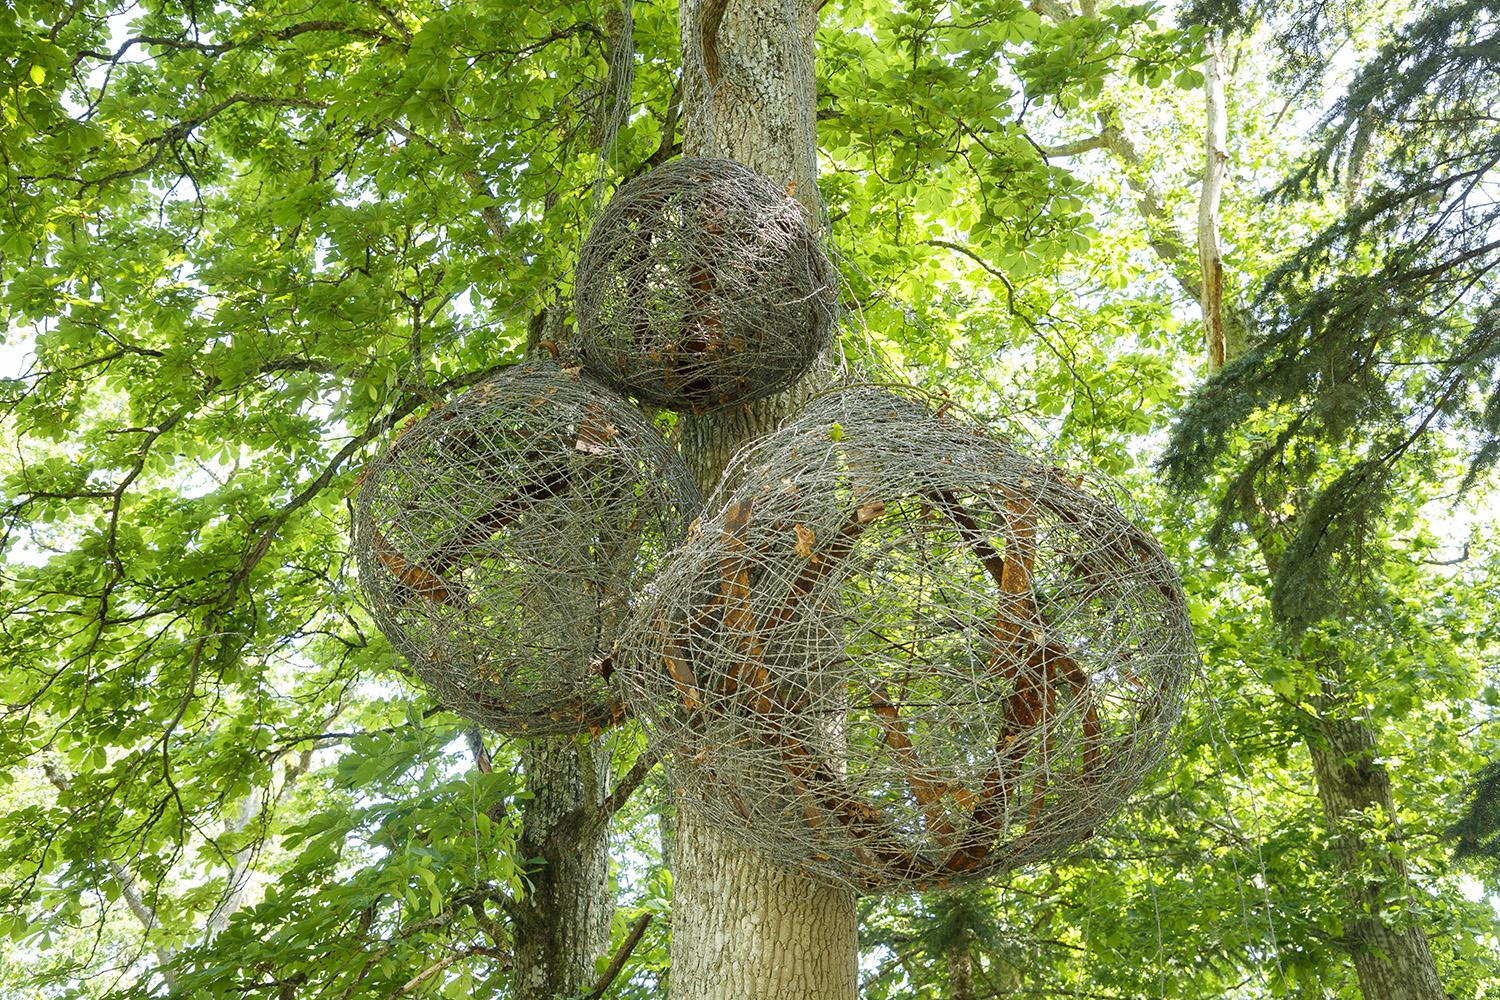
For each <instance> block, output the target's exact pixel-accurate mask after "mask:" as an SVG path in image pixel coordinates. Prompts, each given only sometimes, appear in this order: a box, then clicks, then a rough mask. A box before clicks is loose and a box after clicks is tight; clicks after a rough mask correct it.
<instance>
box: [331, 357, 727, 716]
mask: <svg viewBox="0 0 1500 1000" xmlns="http://www.w3.org/2000/svg"><path fill="white" fill-rule="evenodd" d="M698 506H699V498H698V492H697V488H696V486H695V485H694V483H693V479H692V475H691V474H690V473H689V472H688V470H687V468H686V467H685V466H684V465H683V463H682V459H681V458H680V457H678V455H677V454H676V452H674V451H673V450H672V449H671V448H669V447H668V446H667V444H666V442H665V441H663V440H662V438H661V436H660V435H659V434H658V433H657V432H656V429H655V428H654V427H652V426H651V424H650V423H649V422H648V421H647V420H646V419H645V418H644V417H643V416H642V415H640V414H639V413H638V412H637V411H636V409H635V408H634V407H632V406H631V405H630V404H629V403H628V402H626V401H625V400H623V399H621V398H619V397H618V396H616V395H615V394H614V393H612V392H610V391H609V390H608V389H606V388H604V387H603V386H600V385H597V384H596V383H594V382H593V381H592V380H591V379H588V378H586V377H584V376H581V375H580V374H579V373H578V372H577V371H576V370H575V371H572V372H571V373H570V372H568V371H565V370H561V369H559V368H557V367H556V366H555V365H552V364H550V363H545V362H527V363H524V364H520V365H516V366H515V367H512V368H508V369H506V370H504V371H503V372H501V373H500V374H498V375H496V376H495V377H493V378H491V379H489V380H488V381H486V382H483V383H481V384H480V385H478V386H476V387H475V388H473V389H472V390H470V391H469V392H467V393H465V394H464V395H462V396H460V397H458V398H457V399H454V400H453V401H451V402H449V403H447V404H446V405H444V406H443V407H441V408H440V409H437V410H434V411H433V412H432V413H430V414H428V415H427V416H425V417H423V418H422V419H420V420H418V421H416V422H415V423H413V424H411V425H409V426H408V427H407V428H406V429H405V431H404V433H402V434H400V435H399V436H398V437H397V438H396V440H395V441H393V442H392V444H391V446H390V447H389V449H387V451H386V452H385V454H383V455H381V456H380V457H379V458H377V459H376V460H375V461H374V462H372V463H371V464H370V465H369V467H368V468H367V469H366V470H365V473H364V475H363V477H362V481H361V484H360V487H359V492H358V495H357V498H356V501H355V505H354V550H355V555H356V559H357V562H358V566H359V577H360V583H361V586H362V588H363V591H364V594H365V597H366V599H367V601H368V605H369V610H370V613H371V614H372V616H373V617H374V619H375V623H376V624H377V625H378V626H379V628H380V630H381V632H383V633H384V634H385V635H386V637H387V638H389V639H390V641H391V643H392V645H394V646H395V647H396V649H397V650H398V651H400V653H401V654H402V655H403V656H404V657H405V658H406V660H407V661H408V663H409V664H410V665H411V668H412V671H413V672H414V673H415V674H416V676H417V677H418V678H419V679H420V680H422V681H423V682H424V683H425V684H427V685H428V686H429V687H430V688H431V689H432V690H433V692H434V693H435V694H436V696H437V698H438V700H439V701H441V702H442V703H443V704H444V705H445V706H446V707H448V708H449V709H451V710H453V711H454V712H457V713H458V714H459V715H462V716H464V717H466V718H469V719H472V720H473V721H475V722H479V723H482V724H484V725H486V726H490V727H492V728H494V729H497V730H500V731H502V732H507V733H513V734H527V735H547V734H563V733H579V732H586V731H591V730H592V731H597V730H599V729H601V728H603V727H605V726H608V725H610V724H612V723H613V722H616V721H618V720H619V719H620V718H622V711H621V708H620V705H619V703H618V701H616V700H615V699H612V698H611V697H610V696H609V692H608V688H607V685H606V683H605V679H604V678H603V677H601V676H599V674H598V672H597V670H596V667H595V664H596V663H597V662H598V661H599V659H600V657H601V655H602V654H603V653H604V652H606V651H608V650H609V648H610V647H611V646H612V644H613V642H614V640H615V637H616V634H617V632H618V631H619V629H620V628H621V626H622V625H623V623H624V621H625V619H626V615H627V611H628V610H629V607H630V603H631V601H632V600H633V599H634V597H635V596H636V595H637V594H638V593H639V590H640V588H641V586H642V584H643V583H644V581H645V580H647V579H649V578H650V576H651V575H652V573H654V572H655V569H656V567H657V565H658V564H659V563H660V561H661V559H662V557H663V556H664V555H665V553H666V552H667V551H668V550H669V549H670V547H671V546H672V545H673V544H674V543H675V542H677V541H678V540H680V538H681V537H682V533H683V530H684V529H685V527H686V525H687V519H688V518H689V517H691V516H692V514H693V512H694V511H696V509H697V508H698Z"/></svg>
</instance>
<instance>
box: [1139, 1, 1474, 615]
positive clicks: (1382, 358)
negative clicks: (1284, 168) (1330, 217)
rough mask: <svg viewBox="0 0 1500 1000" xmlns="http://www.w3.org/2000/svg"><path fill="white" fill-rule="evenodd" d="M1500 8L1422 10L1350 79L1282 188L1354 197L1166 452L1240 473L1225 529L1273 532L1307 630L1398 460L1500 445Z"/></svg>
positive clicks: (1192, 480)
mask: <svg viewBox="0 0 1500 1000" xmlns="http://www.w3.org/2000/svg"><path fill="white" fill-rule="evenodd" d="M1497 10H1500V8H1497V5H1496V4H1495V3H1494V2H1493V0H1466V2H1460V3H1455V4H1451V5H1443V6H1440V7H1434V8H1432V9H1430V10H1427V11H1425V12H1423V13H1422V14H1421V16H1420V17H1419V18H1417V19H1416V20H1415V21H1413V22H1412V23H1411V24H1410V25H1408V26H1407V27H1406V28H1405V29H1403V30H1402V31H1400V32H1399V33H1397V34H1396V35H1395V36H1394V37H1393V39H1392V40H1391V41H1390V42H1389V43H1387V44H1386V45H1384V46H1383V47H1382V48H1381V49H1380V50H1379V51H1378V53H1377V55H1376V56H1375V57H1374V58H1373V59H1372V60H1371V61H1370V62H1368V63H1367V64H1366V65H1365V66H1364V67H1362V68H1361V69H1360V71H1359V72H1358V73H1357V74H1356V75H1355V78H1354V79H1353V81H1352V83H1351V84H1350V86H1349V88H1348V91H1347V93H1346V94H1345V95H1344V97H1343V98H1342V99H1341V100H1340V101H1339V102H1338V103H1337V104H1336V106H1335V107H1334V108H1333V109H1332V110H1331V111H1330V113H1329V114H1328V115H1327V116H1326V118H1325V119H1324V120H1323V122H1322V123H1321V126H1320V129H1319V132H1318V136H1317V138H1318V142H1317V145H1316V146H1315V148H1314V151H1313V153H1312V154H1311V155H1310V156H1309V157H1307V158H1306V160H1305V161H1304V162H1303V163H1302V164H1301V165H1300V166H1299V167H1298V168H1297V169H1296V170H1294V171H1293V172H1292V173H1291V174H1290V175H1289V176H1288V177H1286V179H1285V180H1284V181H1283V183H1282V184H1281V185H1280V186H1279V187H1278V188H1277V189H1276V190H1275V191H1274V192H1273V195H1272V196H1273V197H1274V198H1279V199H1285V200H1293V199H1305V200H1307V201H1310V202H1311V201H1316V200H1318V199H1324V200H1333V199H1338V198H1341V199H1342V203H1343V206H1344V209H1343V212H1342V214H1341V215H1340V216H1339V217H1338V218H1337V219H1336V220H1335V221H1334V222H1333V223H1331V224H1329V225H1328V226H1326V227H1325V228H1324V229H1323V230H1322V231H1321V232H1319V233H1318V234H1317V235H1316V236H1315V237H1314V238H1313V239H1312V240H1311V241H1309V242H1308V243H1307V245H1306V246H1304V247H1302V248H1301V249H1299V250H1297V251H1296V252H1294V253H1293V254H1291V255H1290V256H1289V258H1288V259H1287V260H1286V261H1285V262H1284V263H1283V264H1282V265H1281V266H1280V267H1279V268H1277V269H1276V270H1275V271H1274V272H1272V273H1271V274H1270V275H1269V277H1268V278H1267V280H1266V282H1265V283H1264V285H1263V287H1262V289H1261V291H1260V293H1259V295H1258V296H1257V298H1256V301H1255V303H1254V311H1255V315H1256V319H1257V321H1258V328H1259V329H1258V333H1259V335H1260V336H1259V340H1258V341H1257V342H1256V343H1255V344H1254V346H1253V347H1252V348H1251V349H1250V350H1248V351H1247V352H1246V353H1245V354H1244V355H1242V356H1241V357H1239V358H1238V359H1236V360H1235V361H1234V362H1232V363H1231V364H1230V365H1228V366H1226V367H1225V368H1224V369H1223V370H1222V371H1221V372H1220V373H1219V375H1218V376H1217V377H1216V378H1214V379H1213V380H1212V381H1210V382H1209V383H1208V384H1207V385H1205V386H1204V388H1203V389H1202V391H1200V392H1199V393H1198V394H1197V396H1196V397H1195V398H1194V399H1193V400H1192V401H1191V402H1190V404H1189V406H1188V407H1186V408H1185V410H1184V412H1183V413H1182V415H1181V417H1180V418H1179V420H1178V422H1177V423H1176V425H1175V427H1174V429H1173V432H1172V436H1171V441H1170V446H1169V449H1168V452H1167V454H1166V455H1165V457H1164V459H1163V467H1164V470H1165V471H1166V473H1167V475H1168V478H1169V480H1170V481H1171V482H1172V483H1173V484H1174V485H1175V486H1176V487H1177V488H1178V489H1183V490H1186V489H1193V488H1197V487H1200V486H1201V485H1202V484H1204V483H1207V482H1210V481H1213V480H1214V479H1215V477H1217V476H1219V475H1222V474H1225V473H1227V474H1228V480H1227V481H1228V483H1229V485H1228V487H1227V488H1226V489H1224V490H1223V491H1222V493H1221V500H1220V507H1219V518H1218V522H1219V524H1218V533H1219V537H1220V538H1221V539H1222V537H1223V535H1224V532H1225V530H1226V529H1227V528H1228V527H1229V526H1230V525H1232V524H1234V523H1236V522H1239V523H1243V524H1246V525H1250V526H1251V527H1252V528H1255V529H1256V530H1257V532H1260V533H1262V534H1261V542H1262V545H1263V546H1265V545H1266V544H1268V541H1269V537H1270V536H1274V539H1275V540H1274V541H1269V544H1271V546H1272V548H1273V549H1274V550H1276V551H1275V552H1274V555H1273V561H1274V562H1275V564H1276V566H1277V569H1276V579H1275V581H1274V584H1273V603H1274V604H1275V605H1276V607H1277V610H1278V612H1279V613H1278V619H1279V620H1280V621H1281V622H1282V623H1283V624H1284V625H1286V626H1287V627H1288V630H1289V631H1290V632H1291V633H1293V634H1297V633H1300V632H1301V631H1302V630H1303V629H1305V628H1306V627H1308V626H1310V625H1312V624H1315V623H1316V622H1317V621H1318V620H1320V619H1321V618H1323V617H1326V616H1327V615H1328V614H1330V613H1332V611H1333V609H1334V608H1335V606H1336V604H1337V600H1338V596H1339V593H1338V592H1339V591H1340V590H1341V587H1339V586H1335V585H1334V584H1333V582H1332V581H1334V580H1335V579H1338V580H1344V579H1346V578H1348V577H1347V576H1346V574H1345V573H1343V572H1335V569H1334V568H1335V566H1336V565H1337V564H1338V563H1339V562H1340V561H1342V560H1347V559H1351V558H1353V557H1355V555H1356V554H1357V550H1358V548H1359V546H1360V544H1361V542H1362V539H1364V538H1365V537H1366V536H1367V535H1368V533H1369V529H1370V526H1371V525H1372V524H1373V523H1374V522H1375V521H1376V520H1377V519H1378V518H1379V517H1380V516H1381V514H1382V513H1383V512H1384V511H1385V509H1386V507H1387V505H1388V503H1389V501H1390V499H1391V498H1392V496H1393V490H1395V488H1396V486H1397V484H1399V483H1402V482H1403V481H1405V480H1406V476H1405V475H1404V474H1403V473H1402V472H1401V471H1399V470H1398V465H1399V464H1400V463H1402V461H1403V460H1407V461H1408V462H1410V461H1411V460H1413V459H1416V458H1418V457H1419V456H1428V457H1430V456H1431V455H1432V454H1433V452H1434V450H1435V449H1437V448H1438V447H1439V445H1440V444H1441V443H1442V442H1443V441H1451V440H1455V439H1459V440H1463V441H1464V442H1465V443H1466V445H1467V446H1468V447H1469V448H1470V449H1471V452H1470V459H1471V461H1470V466H1469V475H1468V483H1466V484H1465V485H1468V484H1469V483H1472V482H1473V481H1474V479H1475V478H1476V477H1478V476H1479V475H1480V474H1482V473H1483V472H1484V471H1486V470H1487V469H1489V468H1490V467H1491V466H1493V465H1494V463H1495V461H1496V459H1497V458H1500V383H1497V365H1500V329H1497V312H1496V300H1495V296H1496V291H1497V281H1496V267H1497V265H1500V199H1497V198H1496V196H1495V187H1494V185H1495V184H1496V182H1497V181H1500V174H1497V171H1496V167H1497V165H1500V118H1497V117H1496V116H1495V115H1494V113H1493V109H1494V107H1496V106H1497V104H1500V75H1497V74H1496V69H1497V68H1500V30H1497ZM1362 189H1363V190H1362ZM1439 432H1444V433H1442V434H1439ZM1267 533H1269V535H1268V534H1267ZM1355 561H1357V559H1356V560H1355Z"/></svg>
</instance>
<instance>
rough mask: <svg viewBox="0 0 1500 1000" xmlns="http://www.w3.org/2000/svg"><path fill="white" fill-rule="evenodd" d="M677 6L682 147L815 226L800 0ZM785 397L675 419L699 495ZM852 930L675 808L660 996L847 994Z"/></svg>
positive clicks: (785, 406) (806, 10) (853, 970)
mask: <svg viewBox="0 0 1500 1000" xmlns="http://www.w3.org/2000/svg"><path fill="white" fill-rule="evenodd" d="M680 12H681V20H682V51H683V60H682V61H683V110H684V115H683V117H684V133H683V151H684V152H685V153H687V154H689V155H699V156H724V157H729V158H730V159H734V160H738V161H740V162H741V163H744V164H745V165H747V166H749V167H751V168H753V169H755V170H758V171H760V172H761V173H763V174H765V175H766V176H768V177H770V178H771V179H773V180H775V181H777V182H779V183H782V184H785V185H787V187H788V190H789V191H791V192H792V193H793V194H794V195H795V196H796V197H797V198H798V199H799V200H800V201H801V202H802V204H803V206H804V207H805V208H806V210H807V215H808V219H809V221H810V223H811V224H812V225H814V226H817V225H819V221H818V220H819V219H820V215H821V204H820V202H819V199H818V191H817V162H816V135H815V127H814V123H815V120H816V107H815V100H816V84H815V80H814V76H813V35H814V33H815V31H816V28H817V16H816V11H815V9H814V7H813V4H812V2H811V0H790V2H787V3H771V2H767V0H738V2H736V3H734V4H733V5H729V4H727V3H726V2H725V0H682V3H681V7H680ZM801 391H802V392H805V391H806V389H805V387H804V388H802V389H801ZM798 392H799V390H796V389H794V390H793V393H792V394H789V395H787V396H782V397H777V398H775V399H771V400H766V401H763V402H761V403H758V404H755V405H752V406H748V407H739V408H734V409H731V410H729V411H726V412H722V413H718V414H710V415H708V416H704V417H698V418H693V417H685V418H684V422H683V435H682V441H683V454H684V457H685V458H686V459H687V461H688V463H689V465H690V466H692V468H693V471H694V473H695V474H696V475H697V476H698V479H699V482H700V484H701V485H702V486H703V487H704V489H705V491H707V490H709V489H711V488H712V487H713V486H714V484H715V483H717V481H718V478H719V475H720V474H721V473H722V472H723V469H724V465H725V463H726V462H727V461H728V459H729V456H730V455H731V454H732V453H733V452H734V450H735V449H736V448H738V447H739V446H740V445H741V444H743V443H744V442H745V441H747V440H749V439H750V438H752V437H754V436H757V435H759V434H761V433H764V432H765V431H767V430H769V429H770V428H772V427H774V426H775V425H776V424H777V423H778V422H779V420H780V419H781V418H782V417H783V416H784V415H785V414H786V413H787V412H788V410H789V409H790V407H791V405H792V400H793V398H795V396H796V395H797V394H798ZM856 931H857V921H856V917H855V910H854V896H853V894H852V893H850V892H848V891H845V890H840V889H833V888H829V887H828V886H825V885H822V884H820V883H817V882H812V881H809V880H808V879H806V878H804V877H802V876H801V875H798V874H797V873H795V872H791V871H788V870H786V869H783V868H780V867H778V866H776V865H773V864H772V863H771V862H769V861H768V860H766V859H765V858H764V857H762V856H761V855H759V854H757V853H755V852H753V851H750V850H748V849H746V848H744V847H742V846H741V845H740V844H739V843H738V842H737V841H735V840H733V839H732V838H729V837H727V836H725V835H724V834H723V833H722V832H721V831H719V830H717V829H714V828H712V827H710V826H708V825H706V824H704V823H703V822H701V821H700V820H698V819H697V817H695V816H694V815H693V814H692V812H691V810H690V809H686V808H683V809H679V810H678V815H677V827H676V830H675V837H674V843H673V902H672V977H671V992H670V995H671V997H672V998H673V1000H854V997H855V995H856V992H857V983H858V947H857V937H856Z"/></svg>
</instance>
